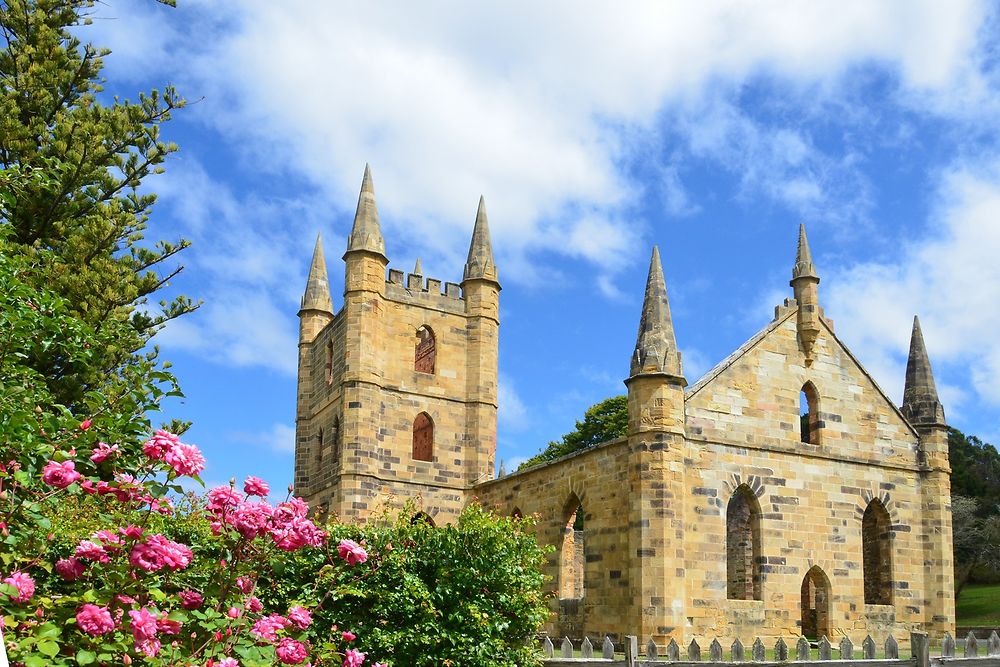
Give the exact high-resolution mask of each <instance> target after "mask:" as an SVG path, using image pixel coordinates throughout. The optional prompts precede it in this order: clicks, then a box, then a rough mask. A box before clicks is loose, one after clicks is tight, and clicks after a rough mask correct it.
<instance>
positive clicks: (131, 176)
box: [0, 0, 197, 406]
mask: <svg viewBox="0 0 1000 667" xmlns="http://www.w3.org/2000/svg"><path fill="white" fill-rule="evenodd" d="M94 4H95V3H94V0H4V1H2V2H0V38H2V40H3V49H2V50H0V166H2V171H0V177H2V182H0V187H2V188H4V190H5V195H6V196H5V197H3V198H0V203H2V209H0V223H2V224H3V226H4V236H5V237H6V241H7V243H5V247H4V251H5V252H19V253H24V254H25V255H26V256H28V257H29V258H31V260H32V261H33V262H34V263H35V264H36V266H37V272H36V273H35V275H34V279H35V280H37V281H38V284H39V285H44V286H46V287H48V288H50V289H52V290H53V291H54V292H55V293H57V294H59V295H60V296H62V297H63V298H65V299H66V300H67V301H68V302H69V304H70V307H71V309H72V311H73V314H74V316H76V317H78V318H80V319H81V320H82V321H84V322H86V323H87V324H89V325H91V326H94V327H96V328H100V327H101V326H103V325H105V324H106V323H107V322H109V321H115V322H127V323H128V324H129V325H130V326H129V327H123V328H121V330H122V331H124V332H126V333H125V334H124V335H122V336H119V337H118V338H117V343H116V344H115V345H109V346H108V347H107V348H106V349H103V350H101V354H100V355H99V358H97V359H95V360H94V364H93V367H92V369H91V371H92V372H90V373H89V374H88V375H87V376H79V375H77V376H75V377H74V378H73V379H72V381H69V380H67V379H65V378H62V377H60V374H59V369H58V366H57V365H53V363H52V360H51V359H47V358H45V357H42V358H38V359H35V360H33V362H34V365H35V367H36V370H38V371H39V372H41V373H43V374H44V375H45V376H46V377H48V378H49V381H50V384H51V387H50V388H51V389H52V391H53V392H54V393H55V394H56V396H57V397H58V398H59V400H60V402H62V403H63V404H65V405H67V406H73V405H74V404H76V403H77V402H78V401H79V400H80V399H81V397H82V396H83V395H84V394H85V393H86V392H87V391H89V390H92V389H95V388H99V387H100V386H101V385H102V383H106V382H107V381H108V380H107V378H108V377H109V376H111V377H113V376H115V375H117V374H118V373H119V372H120V371H121V370H122V369H123V368H124V367H125V366H127V365H129V364H133V363H135V362H136V361H137V359H138V356H137V355H139V354H142V352H141V351H142V350H143V348H144V347H145V346H146V344H147V342H148V341H149V339H150V337H152V336H153V335H154V334H155V333H156V331H157V330H158V329H159V328H160V326H161V325H162V324H163V323H164V322H166V321H167V320H170V319H172V318H174V317H178V316H180V315H183V314H185V313H188V312H190V311H192V310H193V309H195V308H196V307H197V304H195V303H193V302H192V301H191V300H190V299H188V298H186V297H178V298H176V299H174V300H173V301H171V302H169V303H167V302H163V301H161V302H160V308H159V309H156V308H154V307H151V306H150V305H149V304H148V303H147V301H148V299H149V298H150V297H151V296H153V295H154V294H155V293H156V292H157V291H158V290H160V289H161V288H162V287H164V286H165V285H166V283H167V282H168V281H169V280H170V279H171V278H173V277H174V276H176V275H177V273H178V272H180V270H181V268H182V267H179V266H175V267H172V268H164V267H165V266H166V264H167V263H168V262H167V260H170V259H171V258H172V257H174V255H175V254H176V253H178V252H179V251H180V250H182V249H183V248H185V247H186V246H187V245H188V243H187V242H186V241H183V240H180V241H177V242H173V243H171V242H165V241H159V242H156V243H152V244H150V243H148V242H145V240H144V232H145V230H146V226H147V223H148V220H149V216H150V212H151V209H152V206H153V204H154V202H155V201H156V196H155V195H154V194H151V193H148V192H146V191H142V190H141V185H142V183H143V180H144V179H145V178H146V177H147V176H149V175H151V174H155V173H159V172H161V171H162V170H163V166H162V165H163V162H164V159H165V158H166V156H167V155H169V154H170V153H172V152H174V151H175V150H177V147H176V146H175V145H174V144H171V143H167V142H165V141H163V140H162V139H161V137H160V126H161V124H163V123H164V122H166V121H167V120H169V118H170V116H171V112H173V111H174V110H175V109H178V108H180V107H182V106H184V100H183V99H182V98H181V97H179V96H178V94H177V93H176V91H174V90H173V89H172V88H169V87H168V88H166V89H164V91H163V92H162V93H161V92H158V91H156V90H153V91H151V92H149V93H147V94H143V93H140V94H139V96H138V100H137V101H136V102H130V101H128V100H122V99H119V98H117V97H115V98H113V99H111V100H104V99H103V98H102V95H101V93H102V91H103V83H104V80H103V79H102V78H101V69H102V66H103V58H104V57H105V56H107V55H108V54H109V53H110V52H109V51H108V50H107V49H102V48H98V47H95V46H94V45H92V44H89V43H84V42H82V41H81V40H80V39H79V37H78V36H77V35H78V34H82V33H83V32H85V30H86V29H85V28H84V27H82V26H85V25H86V24H88V23H89V22H90V19H89V14H90V12H91V11H92V9H93V6H94ZM167 4H169V3H167ZM38 172H44V173H45V175H46V177H45V178H35V177H31V175H32V174H33V173H34V174H37V173H38ZM145 354H149V355H155V350H153V351H152V352H148V353H145Z"/></svg>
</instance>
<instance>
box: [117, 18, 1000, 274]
mask: <svg viewBox="0 0 1000 667" xmlns="http://www.w3.org/2000/svg"><path fill="white" fill-rule="evenodd" d="M117 10H118V9H117V8H115V11H117ZM178 11H179V12H189V13H190V14H193V15H194V20H192V21H191V27H190V30H189V32H188V33H186V34H180V35H175V39H176V40H177V43H176V44H172V50H171V51H170V52H169V53H168V54H166V55H163V56H162V58H161V59H162V60H165V61H168V62H170V63H174V64H176V63H180V64H181V65H182V66H183V68H184V71H185V72H186V74H185V75H184V78H183V79H182V80H181V81H180V83H181V84H182V85H183V88H184V89H185V90H186V91H188V93H189V94H190V95H191V96H193V97H198V96H201V95H204V96H205V99H204V101H203V102H202V103H201V104H199V105H196V107H195V108H192V109H191V110H190V113H193V114H194V115H195V116H197V117H199V118H201V119H203V120H204V121H205V122H206V123H209V124H211V125H212V126H213V127H215V128H216V129H217V130H218V131H219V132H220V133H221V134H222V135H223V136H224V137H225V138H226V139H227V140H228V141H229V142H230V143H231V144H232V145H234V146H238V147H239V148H240V150H241V151H242V154H243V159H244V160H246V161H247V164H248V165H252V166H253V168H254V169H257V170H263V171H266V172H270V173H273V174H275V175H285V174H299V175H303V176H305V177H306V178H307V179H309V181H311V182H312V183H315V184H317V186H319V187H320V188H321V189H323V190H324V191H325V192H326V193H327V195H328V196H329V199H330V200H331V201H333V202H335V206H336V208H337V209H338V210H341V211H347V210H348V209H350V207H351V205H352V204H353V200H354V196H355V194H356V190H357V183H358V179H359V175H360V171H361V166H362V165H363V164H364V163H365V162H366V161H370V162H372V164H373V167H374V172H375V177H376V188H377V191H378V192H379V201H380V206H381V208H382V211H383V221H384V222H385V224H386V227H387V232H388V236H389V237H390V238H393V236H397V237H399V236H402V237H404V238H407V236H408V235H409V236H410V237H415V238H417V239H419V240H422V242H423V243H425V244H427V245H428V246H431V247H435V246H436V251H437V252H439V253H442V252H448V251H447V250H446V249H445V248H444V246H451V250H450V252H452V253H453V254H457V253H459V252H460V249H459V246H461V244H462V243H463V242H464V239H465V238H467V232H468V227H469V226H470V223H471V211H472V210H473V208H474V205H475V200H476V198H477V196H478V195H479V194H480V193H484V194H486V196H487V198H488V200H489V201H490V208H491V221H492V223H493V230H494V234H495V236H496V237H497V244H496V245H497V248H498V249H502V253H503V254H509V255H520V254H522V253H526V252H528V253H530V252H532V251H534V250H539V249H546V250H554V251H556V252H565V253H569V254H571V255H575V256H581V257H584V258H586V259H587V260H589V261H591V262H594V263H595V264H596V265H597V266H598V267H599V268H600V269H601V271H602V272H603V273H604V274H610V273H614V272H615V271H616V270H617V269H619V268H620V267H621V266H622V264H623V263H627V262H631V261H635V260H636V259H638V258H640V257H641V256H642V255H643V254H644V253H643V252H641V249H640V248H638V247H637V246H638V245H639V244H638V243H637V241H638V240H639V238H640V237H641V229H640V230H639V232H638V233H636V232H635V231H634V221H633V220H632V219H631V218H630V216H629V213H630V206H631V205H632V203H633V202H634V201H635V200H636V194H637V193H636V192H635V187H634V186H633V184H632V183H631V180H630V179H629V178H628V176H627V174H626V172H625V170H623V167H624V166H625V165H626V164H627V162H628V160H629V158H630V156H632V155H634V154H636V152H637V151H639V152H640V153H641V152H642V151H643V150H645V149H644V148H643V147H646V146H647V145H648V144H649V142H650V140H651V137H652V135H653V134H655V133H656V132H655V130H654V127H655V125H656V123H657V120H658V119H659V118H660V117H659V114H661V113H662V112H663V111H665V110H667V111H672V112H673V113H674V114H675V115H674V116H672V117H671V116H669V115H668V118H670V119H671V120H674V119H675V120H676V121H677V122H679V123H680V124H681V125H683V126H684V130H683V131H684V133H686V135H687V136H686V137H683V139H682V140H683V141H687V142H689V144H690V146H689V149H690V150H692V151H693V152H694V153H696V154H701V155H704V156H707V157H709V158H710V159H713V160H716V161H718V162H719V163H721V164H724V165H725V166H727V167H728V168H731V169H733V170H736V171H737V172H738V173H740V174H741V179H742V182H743V183H744V185H745V187H747V188H750V189H752V190H753V191H755V192H756V191H760V192H763V194H765V195H766V196H770V197H774V198H775V199H776V200H778V201H780V202H782V203H784V204H787V205H788V206H790V207H792V208H793V210H802V211H806V212H811V213H812V214H814V215H821V214H823V212H824V211H826V210H828V209H829V205H830V204H831V202H838V204H839V202H840V199H842V198H843V197H844V195H845V194H849V193H852V192H853V191H854V190H860V194H859V196H860V198H861V199H860V201H855V198H853V197H852V199H851V201H849V202H847V204H846V205H838V209H843V208H844V206H846V211H847V217H848V218H849V217H851V216H857V215H858V212H859V211H857V210H854V208H852V207H851V204H852V203H856V204H859V206H860V209H861V212H863V208H864V206H863V204H864V187H863V186H864V184H863V183H858V181H857V179H856V178H855V177H854V172H853V170H852V168H851V162H852V160H853V157H852V156H851V155H850V153H849V152H848V153H846V154H845V155H840V156H838V155H836V154H827V153H824V151H822V150H819V149H818V148H816V146H815V145H813V143H812V142H811V140H810V138H809V137H808V136H807V135H805V134H803V133H801V132H800V131H799V130H798V129H797V128H796V125H797V122H796V121H795V119H794V118H792V119H789V120H786V121H784V123H783V125H782V126H773V127H768V126H766V124H761V123H760V122H759V121H758V120H756V119H751V118H748V117H746V116H745V115H741V114H739V113H736V114H735V115H734V113H733V109H734V107H733V96H734V94H736V93H737V92H738V91H739V90H740V88H741V86H743V85H744V84H745V83H746V82H748V81H750V80H752V79H754V78H759V77H768V78H770V79H773V80H774V81H776V82H780V83H781V84H782V85H783V86H785V87H786V88H787V90H788V92H789V94H790V95H798V96H799V97H801V98H802V99H808V98H810V97H813V96H815V95H817V94H820V93H822V94H823V95H826V96H828V97H836V91H837V90H838V89H839V88H841V87H843V86H845V85H848V84H849V82H850V81H851V80H852V78H853V74H854V72H855V71H856V68H858V67H859V66H862V65H867V64H872V63H875V64H877V65H880V66H881V67H882V68H883V69H884V70H885V71H887V72H889V73H890V74H891V75H892V76H893V77H894V78H895V79H896V84H897V92H898V100H899V101H900V102H903V103H906V104H910V105H912V106H913V107H914V108H918V109H924V108H935V109H937V110H939V111H940V112H942V113H944V112H956V113H958V112H961V113H962V114H968V113H970V112H969V109H971V108H977V109H984V108H988V105H987V101H989V100H992V99H993V98H994V97H995V91H994V90H993V89H992V88H991V86H990V81H989V80H988V77H987V75H986V74H984V65H983V62H982V60H983V56H982V55H981V53H980V50H978V49H977V46H978V42H977V30H978V29H979V28H980V27H981V25H982V24H983V21H984V17H985V15H986V12H987V9H986V7H985V6H984V4H983V3H981V2H977V1H975V0H969V1H967V2H950V3H947V5H944V4H941V3H936V2H930V1H927V2H910V3H906V4H905V5H903V4H899V3H892V2H887V3H871V2H865V1H864V0H855V1H853V2H834V1H832V0H831V1H824V2H810V3H786V2H764V3H757V4H754V5H752V6H749V5H746V4H744V3H739V2H718V3H674V4H665V3H658V2H646V3H638V4H633V5H630V8H629V11H622V10H621V8H620V7H617V6H611V5H601V4H596V3H594V4H588V5H586V6H583V7H581V6H580V5H579V4H576V3H569V2H562V3H558V2H555V3H528V2H522V3H513V4H511V3H504V4H501V5H493V6H484V5H482V4H479V3H466V4H459V5H454V4H444V3H431V4H430V5H421V6H419V7H417V6H405V7H400V6H399V5H397V4H389V3H384V4H383V3H364V4H358V5H352V6H350V7H348V6H345V5H342V4H323V3H312V2H307V1H306V0H298V1H297V2H290V3H284V4H281V5H276V4H274V3H270V2H265V1H264V0H253V1H248V2H243V3H240V4H238V5H231V4H229V5H225V6H217V5H215V4H214V3H195V4H194V5H190V6H188V7H182V8H181V9H180V10H178ZM186 15H187V14H186ZM147 23H148V22H143V21H141V20H138V21H132V22H130V23H129V25H133V24H137V25H140V26H143V25H146V24H147ZM139 34H145V33H142V32H140V33H139ZM105 36H106V37H107V38H108V39H109V41H111V43H112V46H113V47H115V48H122V47H121V44H125V45H126V50H127V45H128V44H134V43H135V42H136V40H135V39H134V34H124V35H117V34H115V35H113V34H108V35H105ZM185 39H186V41H185ZM161 42H162V40H161V39H159V37H157V38H156V39H155V40H154V44H160V43H161ZM152 51H153V53H161V55H162V53H163V49H162V48H160V47H157V48H156V49H153V50H152ZM128 52H131V51H128ZM166 66H167V65H166V64H165V63H163V64H161V67H166ZM823 91H825V92H823ZM831 91H833V92H831ZM779 96H780V95H779ZM956 99H960V100H962V103H956V102H955V100H956ZM970 101H974V102H975V104H970V103H969V102H970ZM713 132H714V133H716V134H714V135H713V134H712V133H713ZM651 133H652V134H651ZM668 139H669V137H668ZM718 142H722V144H721V145H720V144H719V143H718ZM734 156H735V157H736V159H735V160H731V158H733V157H734ZM858 186H860V187H858ZM665 196H666V197H667V198H668V202H672V203H671V204H670V207H669V208H672V209H674V210H675V211H679V212H683V211H685V210H687V208H688V206H689V204H688V203H687V201H686V199H685V195H684V194H683V186H682V183H681V181H680V180H679V179H677V178H676V177H674V178H673V180H670V179H668V180H667V182H666V189H665ZM841 213H843V210H841ZM841 217H843V216H841ZM595 221H600V222H599V223H595ZM611 229H613V230H616V231H617V232H618V233H619V234H621V233H623V232H624V233H625V235H624V236H623V237H622V241H621V243H619V244H615V245H613V246H611V247H610V248H608V249H606V251H605V252H601V251H600V250H601V249H600V248H599V247H596V246H595V244H594V243H592V242H591V241H590V239H591V238H592V237H595V236H594V232H595V231H596V237H595V238H599V239H614V238H617V237H615V236H613V235H611V234H609V233H608V231H609V230H611ZM442 239H445V240H442ZM448 239H454V241H449V240H448ZM567 239H568V240H569V242H568V243H567ZM390 245H391V243H390ZM510 261H512V262H514V261H516V260H510ZM501 264H503V259H502V258H501ZM512 277H513V278H515V279H516V274H515V275H514V276H512Z"/></svg>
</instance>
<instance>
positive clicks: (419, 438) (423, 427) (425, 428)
mask: <svg viewBox="0 0 1000 667" xmlns="http://www.w3.org/2000/svg"><path fill="white" fill-rule="evenodd" d="M412 455H413V460H415V461H431V460H433V458H434V422H433V421H431V416H430V415H429V414H427V413H426V412H421V413H420V414H419V415H417V418H416V419H414V420H413V452H412Z"/></svg>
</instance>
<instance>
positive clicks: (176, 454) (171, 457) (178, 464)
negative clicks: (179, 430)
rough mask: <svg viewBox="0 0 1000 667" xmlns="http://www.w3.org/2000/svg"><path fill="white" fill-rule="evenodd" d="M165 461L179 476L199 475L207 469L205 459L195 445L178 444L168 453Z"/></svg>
mask: <svg viewBox="0 0 1000 667" xmlns="http://www.w3.org/2000/svg"><path fill="white" fill-rule="evenodd" d="M164 460H165V461H166V462H167V463H168V464H169V465H170V467H171V468H173V469H174V471H175V472H176V473H177V474H178V475H188V476H191V475H197V474H198V473H200V472H201V471H202V470H204V469H205V457H204V456H202V454H201V452H200V451H198V448H197V447H195V446H194V445H183V444H180V443H178V444H176V445H174V446H173V447H172V448H171V449H170V450H169V451H167V453H166V455H165V456H164Z"/></svg>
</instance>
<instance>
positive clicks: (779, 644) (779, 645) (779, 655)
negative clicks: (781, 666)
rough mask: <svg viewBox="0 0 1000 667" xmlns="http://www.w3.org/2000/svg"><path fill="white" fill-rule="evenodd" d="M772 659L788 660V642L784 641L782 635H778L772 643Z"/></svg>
mask: <svg viewBox="0 0 1000 667" xmlns="http://www.w3.org/2000/svg"><path fill="white" fill-rule="evenodd" d="M774 659H775V660H777V661H778V662H788V644H786V643H785V639H784V637H778V641H776V642H775V643H774Z"/></svg>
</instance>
